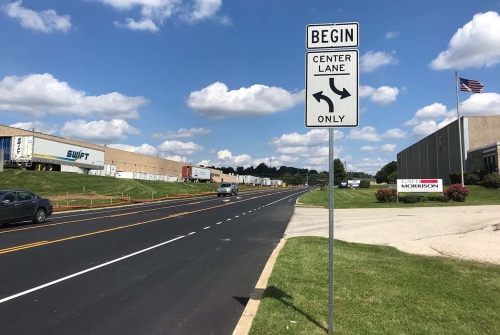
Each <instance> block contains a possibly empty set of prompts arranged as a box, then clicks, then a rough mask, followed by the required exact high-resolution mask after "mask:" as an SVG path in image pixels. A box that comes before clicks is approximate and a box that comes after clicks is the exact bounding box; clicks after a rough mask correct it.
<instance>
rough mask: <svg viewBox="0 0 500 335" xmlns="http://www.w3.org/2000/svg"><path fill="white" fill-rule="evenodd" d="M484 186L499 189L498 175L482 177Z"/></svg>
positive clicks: (499, 180)
mask: <svg viewBox="0 0 500 335" xmlns="http://www.w3.org/2000/svg"><path fill="white" fill-rule="evenodd" d="M484 186H486V187H493V188H499V187H500V175H498V174H491V173H490V174H487V175H486V176H484Z"/></svg>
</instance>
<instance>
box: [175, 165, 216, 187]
mask: <svg viewBox="0 0 500 335" xmlns="http://www.w3.org/2000/svg"><path fill="white" fill-rule="evenodd" d="M182 179H183V180H184V181H190V182H195V183H199V182H210V181H211V180H212V170H210V169H204V168H199V167H195V166H183V167H182Z"/></svg>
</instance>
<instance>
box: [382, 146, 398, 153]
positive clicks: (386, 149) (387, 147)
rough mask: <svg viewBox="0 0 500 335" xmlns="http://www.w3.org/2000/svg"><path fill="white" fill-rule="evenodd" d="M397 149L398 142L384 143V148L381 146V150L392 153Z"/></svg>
mask: <svg viewBox="0 0 500 335" xmlns="http://www.w3.org/2000/svg"><path fill="white" fill-rule="evenodd" d="M394 150H396V144H384V145H383V146H382V148H380V151H382V152H385V153H391V152H394Z"/></svg>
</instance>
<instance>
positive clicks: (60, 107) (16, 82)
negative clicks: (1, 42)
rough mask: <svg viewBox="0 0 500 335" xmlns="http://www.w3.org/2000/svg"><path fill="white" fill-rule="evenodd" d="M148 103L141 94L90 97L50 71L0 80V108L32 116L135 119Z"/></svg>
mask: <svg viewBox="0 0 500 335" xmlns="http://www.w3.org/2000/svg"><path fill="white" fill-rule="evenodd" d="M147 103H148V100H147V99H146V98H144V97H141V96H138V97H128V96H125V95H122V94H120V93H117V92H113V93H108V94H103V95H98V96H92V95H86V93H85V92H83V91H78V90H76V89H74V88H71V87H70V86H69V85H68V83H66V82H63V81H59V80H57V79H55V78H54V77H53V76H52V75H51V74H48V73H45V74H32V75H27V76H23V77H18V76H7V77H4V78H3V79H2V80H1V81H0V110H4V111H12V112H19V113H23V114H28V115H31V116H38V117H40V116H44V115H45V114H46V113H50V114H66V115H70V114H73V115H79V116H90V115H91V114H97V115H98V116H101V117H102V118H104V119H114V118H137V117H138V109H139V108H140V107H142V106H144V105H145V104H147Z"/></svg>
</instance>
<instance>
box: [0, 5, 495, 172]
mask: <svg viewBox="0 0 500 335" xmlns="http://www.w3.org/2000/svg"><path fill="white" fill-rule="evenodd" d="M0 5H1V6H2V7H1V10H0V39H1V41H2V53H1V54H0V113H1V115H2V121H1V123H2V124H5V125H14V126H16V127H20V128H26V129H32V128H35V129H37V130H39V131H43V132H48V133H52V134H55V135H58V136H64V137H69V138H75V139H80V140H84V141H89V142H93V143H99V144H103V143H106V144H107V145H108V146H114V147H117V148H122V149H125V150H130V151H136V152H141V153H145V154H150V155H155V156H156V155H158V156H160V157H165V158H168V159H175V160H184V161H186V162H191V163H194V164H198V163H201V164H209V165H212V164H213V165H218V166H233V167H236V166H246V165H254V166H255V165H257V164H259V163H260V162H265V163H266V164H268V165H272V166H278V165H288V166H296V167H309V168H314V169H321V170H326V169H327V167H328V148H327V146H328V132H327V130H326V129H314V128H306V127H305V126H304V94H305V93H304V88H305V87H304V86H305V82H304V81H305V53H306V51H307V50H306V41H305V31H306V26H307V25H308V24H316V23H337V22H359V25H360V45H359V53H360V69H361V72H360V109H361V113H360V125H359V127H358V128H338V129H336V143H335V145H336V155H337V156H338V157H340V158H341V159H342V160H344V161H347V163H348V165H349V166H350V168H351V169H354V170H358V171H364V172H370V173H374V172H376V171H377V170H378V169H380V167H382V166H383V165H384V164H386V163H387V162H389V161H391V160H395V159H396V153H397V152H398V151H400V150H402V149H404V148H405V147H407V146H408V145H410V144H412V143H414V142H415V141H417V140H419V139H421V138H422V137H424V136H426V135H427V134H429V133H432V132H433V131H435V130H436V129H438V128H439V127H442V126H444V125H445V124H447V123H449V122H451V121H453V119H454V117H456V111H455V108H456V100H455V77H454V71H455V70H457V71H458V73H459V76H462V77H464V78H467V79H474V80H479V81H480V82H482V83H483V84H484V86H485V88H484V90H483V92H482V94H474V95H472V94H470V93H466V92H461V93H460V99H461V101H462V102H463V105H462V106H461V109H460V110H461V115H490V114H500V94H499V93H500V81H499V80H498V77H499V74H500V71H499V65H498V63H499V62H500V16H499V14H498V13H500V1H498V0H497V1H489V0H484V1H462V0H453V1H451V0H442V1H428V0H423V1H419V2H407V1H404V2H403V1H387V0H385V1H384V0H382V1H376V2H375V1H365V2H363V4H362V5H360V4H359V3H356V2H334V1H327V0H308V1H305V0H303V1H284V0H238V1H228V0H72V1H67V0H44V1H36V0H23V1H22V2H21V1H13V0H0Z"/></svg>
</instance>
